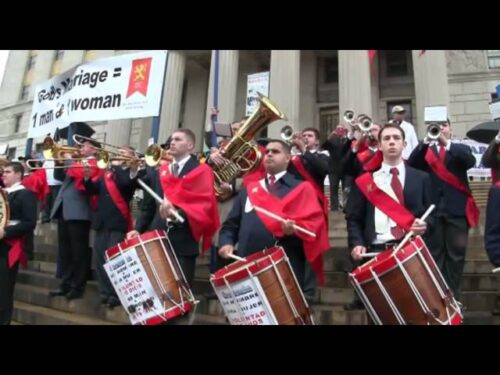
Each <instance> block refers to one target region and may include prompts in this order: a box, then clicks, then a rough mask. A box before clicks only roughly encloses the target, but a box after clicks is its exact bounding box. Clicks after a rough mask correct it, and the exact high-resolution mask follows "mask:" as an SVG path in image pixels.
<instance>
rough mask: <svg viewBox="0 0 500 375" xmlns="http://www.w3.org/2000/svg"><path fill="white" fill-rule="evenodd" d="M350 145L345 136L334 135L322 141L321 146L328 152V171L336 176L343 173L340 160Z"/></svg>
mask: <svg viewBox="0 0 500 375" xmlns="http://www.w3.org/2000/svg"><path fill="white" fill-rule="evenodd" d="M350 146H351V141H350V140H349V139H348V138H347V137H339V136H337V135H334V136H333V137H331V138H330V139H328V140H327V141H325V143H323V145H322V146H321V148H322V149H324V150H328V153H329V154H330V168H329V170H330V173H333V174H335V175H337V176H342V175H343V168H342V160H343V158H344V156H345V154H346V153H347V152H348V151H349V148H350Z"/></svg>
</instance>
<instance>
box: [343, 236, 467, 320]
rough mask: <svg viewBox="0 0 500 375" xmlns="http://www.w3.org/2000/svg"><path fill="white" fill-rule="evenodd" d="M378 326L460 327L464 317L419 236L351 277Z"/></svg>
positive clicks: (384, 253)
mask: <svg viewBox="0 0 500 375" xmlns="http://www.w3.org/2000/svg"><path fill="white" fill-rule="evenodd" d="M349 279H350V281H351V283H352V285H353V286H354V289H355V290H356V292H357V293H358V294H359V296H360V297H361V300H362V301H363V303H364V304H365V306H366V309H367V310H368V313H369V314H370V316H371V318H372V319H373V321H374V322H375V323H376V324H380V325H382V324H432V325H458V324H461V322H462V314H461V311H460V306H459V304H458V302H457V301H456V300H455V298H454V297H453V293H452V292H451V290H450V288H449V287H448V285H447V284H446V282H445V280H444V278H443V276H442V275H441V272H440V271H439V268H438V267H437V265H436V262H435V261H434V259H433V257H432V255H431V254H430V252H429V250H428V249H427V247H426V246H425V243H424V241H423V239H422V238H421V237H420V236H418V237H416V238H415V239H414V240H413V241H409V242H408V243H407V244H406V245H405V246H403V247H402V248H401V249H400V250H398V251H397V252H395V251H394V249H389V250H386V251H384V252H382V253H380V254H379V255H378V256H377V257H375V258H373V259H371V260H370V261H369V262H367V263H365V264H363V265H362V266H361V267H358V268H357V269H355V270H354V271H353V272H352V273H351V274H349Z"/></svg>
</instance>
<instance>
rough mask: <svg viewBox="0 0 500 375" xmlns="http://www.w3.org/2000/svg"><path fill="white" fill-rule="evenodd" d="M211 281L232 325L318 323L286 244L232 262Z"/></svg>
mask: <svg viewBox="0 0 500 375" xmlns="http://www.w3.org/2000/svg"><path fill="white" fill-rule="evenodd" d="M210 282H211V283H212V286H213V287H214V289H215V293H216V294H217V297H218V298H219V301H220V302H221V304H222V307H223V308H224V312H225V314H226V317H227V318H228V320H229V323H230V324H232V325H271V324H272V325H276V324H288V325H312V324H314V320H313V317H312V314H311V312H310V310H309V307H308V305H307V302H306V300H305V298H304V295H303V294H302V291H301V290H300V287H299V284H298V282H297V279H296V278H295V274H294V273H293V270H292V268H291V266H290V262H289V261H288V258H287V257H286V254H285V251H284V250H283V248H282V247H273V248H269V249H266V250H264V251H262V252H258V253H255V254H252V255H250V256H248V257H247V258H245V261H237V262H235V263H232V264H231V265H229V266H227V267H224V268H222V269H220V270H219V271H217V272H216V273H215V274H214V275H212V276H211V278H210Z"/></svg>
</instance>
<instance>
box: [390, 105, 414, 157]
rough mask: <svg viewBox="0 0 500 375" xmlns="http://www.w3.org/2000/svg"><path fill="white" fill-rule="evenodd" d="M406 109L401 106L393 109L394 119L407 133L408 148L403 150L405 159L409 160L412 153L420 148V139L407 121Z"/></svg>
mask: <svg viewBox="0 0 500 375" xmlns="http://www.w3.org/2000/svg"><path fill="white" fill-rule="evenodd" d="M405 114H406V109H405V108H404V107H403V106H401V105H396V106H394V107H393V108H392V119H393V121H394V122H395V123H396V124H398V125H399V126H400V127H401V129H403V131H404V132H405V139H406V147H405V148H404V150H403V159H404V160H408V158H409V157H410V155H411V153H412V152H413V150H415V148H416V147H417V146H418V137H417V133H416V132H415V127H414V126H413V125H412V124H411V123H409V122H408V121H405Z"/></svg>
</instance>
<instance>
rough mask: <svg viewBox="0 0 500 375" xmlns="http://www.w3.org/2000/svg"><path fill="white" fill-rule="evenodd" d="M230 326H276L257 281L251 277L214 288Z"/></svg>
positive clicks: (267, 302) (274, 318)
mask: <svg viewBox="0 0 500 375" xmlns="http://www.w3.org/2000/svg"><path fill="white" fill-rule="evenodd" d="M215 293H216V294H217V297H218V298H219V301H220V303H221V305H222V307H223V308H224V312H225V314H226V317H227V319H228V320H229V323H230V324H231V325H277V324H278V322H277V320H276V317H275V316H274V314H273V312H272V310H271V309H270V308H269V306H270V304H269V301H268V300H267V298H266V294H265V293H264V291H263V289H262V286H261V284H260V282H259V279H258V278H256V277H252V278H250V279H246V280H242V281H239V282H237V283H234V284H231V286H230V287H227V286H220V287H217V288H215Z"/></svg>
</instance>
